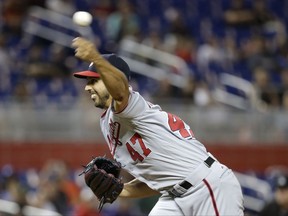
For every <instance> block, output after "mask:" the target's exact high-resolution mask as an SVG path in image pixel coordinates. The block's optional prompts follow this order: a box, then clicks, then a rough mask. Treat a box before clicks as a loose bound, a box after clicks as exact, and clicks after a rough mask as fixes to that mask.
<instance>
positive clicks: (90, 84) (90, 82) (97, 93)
mask: <svg viewBox="0 0 288 216" xmlns="http://www.w3.org/2000/svg"><path fill="white" fill-rule="evenodd" d="M85 91H87V92H89V93H90V95H91V99H92V100H93V101H94V105H95V107H98V108H101V109H107V108H108V107H109V106H110V103H111V101H112V97H111V95H110V94H109V92H108V91H107V89H106V87H105V85H104V83H103V81H102V80H101V79H100V78H88V79H87V84H86V86H85Z"/></svg>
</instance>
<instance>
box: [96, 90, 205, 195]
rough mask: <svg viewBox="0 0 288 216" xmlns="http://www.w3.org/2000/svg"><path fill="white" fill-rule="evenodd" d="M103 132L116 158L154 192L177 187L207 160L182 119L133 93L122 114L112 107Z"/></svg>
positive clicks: (105, 115)
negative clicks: (114, 110)
mask: <svg viewBox="0 0 288 216" xmlns="http://www.w3.org/2000/svg"><path fill="white" fill-rule="evenodd" d="M101 129H102V132H103V134H104V136H105V139H106V141H107V143H108V145H109V148H110V150H111V153H112V155H113V156H114V158H115V159H116V160H117V161H118V162H120V163H121V164H122V166H123V168H124V169H125V170H127V171H128V172H129V173H130V174H132V175H133V176H134V177H136V178H137V179H139V180H140V181H142V182H145V183H146V184H147V185H148V186H150V187H151V188H152V189H154V190H158V191H161V189H164V188H165V187H170V186H172V185H175V184H176V183H178V182H179V181H181V180H183V179H184V178H185V177H186V176H187V174H188V173H189V172H190V171H191V170H193V169H194V167H196V166H197V165H198V164H199V163H201V162H203V161H204V160H205V159H206V158H207V157H208V154H207V151H206V149H205V147H204V146H203V145H202V144H201V143H200V142H199V141H197V140H196V139H195V137H194V135H193V132H192V130H191V129H190V127H189V126H188V125H187V124H186V123H185V122H184V121H183V120H182V119H180V118H179V117H178V116H176V115H173V114H171V113H167V112H165V111H162V110H161V108H160V106H158V105H154V104H151V103H149V102H147V101H146V100H145V99H144V98H143V97H142V96H141V95H140V94H139V93H138V92H135V91H133V90H131V89H130V97H129V102H128V105H127V107H126V108H125V109H124V110H123V111H122V112H120V113H115V112H113V111H112V108H111V107H110V108H109V109H108V110H107V111H106V112H105V113H104V114H103V115H102V117H101Z"/></svg>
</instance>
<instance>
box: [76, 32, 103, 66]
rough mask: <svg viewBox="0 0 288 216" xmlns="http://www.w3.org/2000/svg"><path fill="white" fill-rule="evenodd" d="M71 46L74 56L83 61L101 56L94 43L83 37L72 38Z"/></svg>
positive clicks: (90, 60)
mask: <svg viewBox="0 0 288 216" xmlns="http://www.w3.org/2000/svg"><path fill="white" fill-rule="evenodd" d="M72 47H73V48H75V56H76V57H77V58H80V59H82V60H83V61H87V62H95V61H97V60H98V59H99V58H102V57H101V55H100V53H99V52H98V50H97V48H96V47H95V45H94V44H93V43H92V42H91V41H89V40H87V39H85V38H82V37H77V38H75V39H73V41H72Z"/></svg>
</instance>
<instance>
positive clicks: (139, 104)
mask: <svg viewBox="0 0 288 216" xmlns="http://www.w3.org/2000/svg"><path fill="white" fill-rule="evenodd" d="M129 91H130V96H129V100H128V104H127V106H126V107H125V108H124V110H122V111H121V112H118V113H115V114H117V115H118V116H120V117H125V118H135V117H137V116H139V115H141V114H142V113H143V112H145V110H146V109H148V108H149V105H148V103H147V101H146V100H145V99H144V98H143V97H142V96H141V95H140V94H139V92H135V91H133V90H132V89H130V90H129Z"/></svg>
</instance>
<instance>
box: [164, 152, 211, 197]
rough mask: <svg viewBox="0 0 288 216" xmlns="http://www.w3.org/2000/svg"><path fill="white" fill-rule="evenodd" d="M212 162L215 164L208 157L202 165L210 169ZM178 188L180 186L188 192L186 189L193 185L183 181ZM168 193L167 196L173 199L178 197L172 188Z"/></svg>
mask: <svg viewBox="0 0 288 216" xmlns="http://www.w3.org/2000/svg"><path fill="white" fill-rule="evenodd" d="M214 162H215V160H214V159H213V158H212V157H210V156H209V157H208V158H207V159H206V160H205V161H204V162H203V163H204V164H205V165H206V166H207V167H208V168H210V167H211V166H212V164H213V163H214ZM179 186H181V187H182V188H184V189H186V190H188V189H189V188H191V187H192V186H193V185H192V184H191V183H190V182H188V181H186V180H184V181H182V182H181V183H180V184H179ZM168 192H169V194H170V195H172V196H173V197H175V196H180V194H179V193H178V192H177V191H176V190H175V189H174V188H172V189H170V190H169V191H168Z"/></svg>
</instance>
